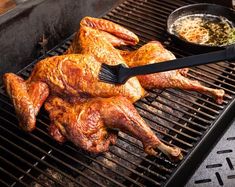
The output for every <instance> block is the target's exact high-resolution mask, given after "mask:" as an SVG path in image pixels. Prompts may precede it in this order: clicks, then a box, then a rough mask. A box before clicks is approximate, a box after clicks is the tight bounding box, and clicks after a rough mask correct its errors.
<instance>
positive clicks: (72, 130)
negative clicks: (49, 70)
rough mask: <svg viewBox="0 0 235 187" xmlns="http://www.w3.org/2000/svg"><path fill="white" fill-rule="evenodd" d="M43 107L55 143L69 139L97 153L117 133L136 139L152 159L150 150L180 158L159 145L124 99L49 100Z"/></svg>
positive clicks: (111, 140) (102, 150) (104, 149)
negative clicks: (47, 115) (47, 116)
mask: <svg viewBox="0 0 235 187" xmlns="http://www.w3.org/2000/svg"><path fill="white" fill-rule="evenodd" d="M45 108H46V110H47V111H48V112H49V114H50V119H51V126H50V134H51V135H52V136H53V137H54V138H55V139H56V140H57V141H59V142H64V141H66V140H69V141H71V142H73V143H74V144H75V145H76V146H78V147H81V148H83V149H84V150H87V151H90V152H93V153H100V152H104V151H107V150H108V148H109V145H110V144H115V141H116V138H117V130H120V131H122V132H125V133H127V134H129V135H131V136H133V137H135V138H137V139H139V140H140V141H141V142H142V143H143V147H144V150H145V152H146V153H147V154H149V155H155V156H156V155H157V153H156V152H155V150H154V149H159V150H161V151H162V152H164V153H165V154H166V155H167V156H168V157H169V158H170V159H173V160H179V159H182V155H181V152H180V149H179V148H172V147H169V146H167V145H165V144H164V143H162V142H161V141H160V140H159V139H158V138H157V137H156V135H155V134H154V133H153V132H152V130H151V129H150V128H149V126H148V125H147V124H146V123H145V121H144V120H143V119H142V118H141V117H140V115H139V114H138V112H137V111H136V109H135V108H134V106H133V105H132V103H131V102H130V101H129V100H128V99H126V98H125V97H121V96H119V97H111V98H93V99H88V100H85V101H81V100H76V101H70V102H68V101H65V99H61V98H58V97H52V98H50V99H49V100H48V101H47V102H46V104H45Z"/></svg>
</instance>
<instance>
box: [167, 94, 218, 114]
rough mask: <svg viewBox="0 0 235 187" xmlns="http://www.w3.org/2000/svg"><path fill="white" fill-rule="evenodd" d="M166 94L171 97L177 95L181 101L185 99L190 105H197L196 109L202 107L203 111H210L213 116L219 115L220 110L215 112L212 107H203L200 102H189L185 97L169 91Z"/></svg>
mask: <svg viewBox="0 0 235 187" xmlns="http://www.w3.org/2000/svg"><path fill="white" fill-rule="evenodd" d="M166 92H170V93H171V95H175V96H176V97H178V98H181V99H183V100H184V101H187V102H188V103H191V104H193V105H194V106H195V105H196V108H199V107H200V108H203V109H205V110H207V111H210V112H211V113H213V115H218V114H219V111H218V110H214V109H212V108H210V107H207V106H205V105H203V104H200V103H198V102H196V101H192V100H189V99H187V98H186V97H183V96H182V95H180V94H176V93H175V92H172V91H168V90H166Z"/></svg>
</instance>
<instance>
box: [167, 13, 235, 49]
mask: <svg viewBox="0 0 235 187" xmlns="http://www.w3.org/2000/svg"><path fill="white" fill-rule="evenodd" d="M171 32H172V33H174V34H176V35H177V36H179V37H181V38H183V39H185V40H187V41H189V42H192V43H197V44H203V45H209V46H225V45H229V44H233V43H235V28H234V26H233V24H232V23H231V22H230V21H229V20H227V19H226V18H224V17H219V16H214V15H209V14H194V15H189V16H184V17H181V18H179V19H178V20H176V21H175V22H174V24H173V25H172V26H171Z"/></svg>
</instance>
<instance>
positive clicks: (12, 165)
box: [0, 145, 46, 186]
mask: <svg viewBox="0 0 235 187" xmlns="http://www.w3.org/2000/svg"><path fill="white" fill-rule="evenodd" d="M0 148H2V146H1V145H0ZM0 160H2V161H4V162H5V163H7V164H8V165H9V166H11V167H13V168H14V169H15V170H16V171H17V170H18V171H20V172H21V173H22V174H24V175H27V176H28V177H30V178H31V179H32V180H34V181H36V182H37V183H38V184H40V185H42V186H46V185H45V184H43V183H41V182H40V181H39V180H38V179H36V178H35V177H34V176H32V175H30V174H28V172H25V171H24V170H22V169H21V168H19V167H17V166H15V165H14V164H12V163H11V162H9V161H8V160H6V159H5V158H3V157H2V156H0ZM19 180H20V179H19Z"/></svg>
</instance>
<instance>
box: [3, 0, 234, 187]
mask: <svg viewBox="0 0 235 187" xmlns="http://www.w3.org/2000/svg"><path fill="white" fill-rule="evenodd" d="M190 3H196V1H191V0H188V1H181V0H175V1H169V0H162V1H155V0H126V1H124V2H122V3H121V4H119V6H117V7H115V8H114V9H112V10H111V11H110V12H109V13H107V14H106V15H105V16H104V18H105V19H108V20H111V21H113V22H116V23H118V24H120V25H123V26H125V27H126V28H128V29H130V30H132V31H133V32H135V33H136V34H137V35H138V36H139V38H140V43H139V44H138V45H137V46H135V47H133V49H135V48H138V47H140V46H141V45H143V44H145V43H146V42H148V41H150V40H159V41H161V42H162V43H163V44H164V45H165V47H166V48H167V49H169V50H171V51H172V52H173V53H174V54H175V55H176V56H177V57H182V56H188V55H192V52H190V51H187V50H185V49H182V48H181V49H180V48H179V47H178V46H177V45H176V44H174V43H173V42H172V41H171V40H170V38H169V36H168V35H167V34H166V33H165V23H166V18H167V16H168V15H169V13H170V12H171V11H173V10H174V9H176V8H178V7H180V6H183V5H186V4H190ZM72 37H73V36H71V37H69V38H68V39H66V40H65V41H64V42H62V43H60V44H59V45H58V46H56V47H55V48H53V49H52V50H50V51H48V52H47V53H46V54H45V55H43V56H42V57H40V58H39V59H37V60H35V61H34V62H32V63H31V64H30V65H28V66H27V67H25V68H24V69H22V70H21V71H19V73H18V74H19V75H20V76H22V77H24V78H27V77H28V76H29V74H30V72H31V70H32V68H33V66H34V64H35V63H37V62H38V61H39V60H41V59H43V58H45V57H48V56H54V55H61V54H63V52H64V51H65V50H66V49H67V48H68V46H69V45H70V43H71V40H72ZM189 77H190V78H192V79H195V80H199V81H200V82H202V83H204V84H205V85H207V86H211V87H214V88H222V89H224V90H225V91H226V94H227V95H226V97H225V100H224V102H223V104H222V105H217V104H216V103H215V102H214V100H213V98H211V97H209V96H206V95H203V94H197V93H194V92H188V91H182V90H173V89H166V90H158V89H155V90H150V91H149V93H150V94H149V96H148V97H147V98H144V99H142V100H140V101H138V102H137V103H135V107H136V108H137V110H138V111H139V113H140V114H141V116H142V117H143V118H144V119H145V120H146V121H147V122H148V123H149V124H150V126H151V129H152V130H153V131H154V132H155V133H156V134H157V136H158V137H159V138H160V139H161V140H162V141H163V142H164V143H166V144H168V145H174V146H178V147H180V148H181V149H182V152H183V154H184V160H183V161H181V162H180V163H172V162H170V161H169V160H168V159H167V158H166V157H165V156H164V155H163V154H161V153H159V156H158V157H150V156H147V155H146V154H145V153H144V152H143V150H142V146H141V144H140V142H139V141H138V140H136V139H134V138H131V137H130V136H128V135H126V134H124V133H119V136H118V141H117V144H116V145H114V146H111V147H110V151H109V152H107V153H104V154H100V155H94V154H90V153H86V152H84V151H83V150H81V149H79V148H77V147H75V146H74V145H72V144H70V143H65V144H64V145H60V144H58V143H56V142H55V141H54V140H52V138H51V137H50V136H49V135H48V133H47V129H48V126H49V124H50V120H49V117H48V115H47V113H46V112H45V111H44V110H43V109H42V110H41V112H40V113H39V115H38V117H37V128H36V130H35V131H34V132H33V133H30V134H27V133H25V132H22V131H21V130H19V128H18V122H17V119H16V115H15V112H14V108H13V105H12V103H11V102H10V100H9V98H8V97H7V95H6V93H5V91H4V88H3V87H1V89H0V132H1V133H0V166H1V167H0V176H1V178H0V186H29V185H30V186H66V185H67V186H164V185H165V186H175V185H176V184H177V185H178V186H180V185H182V184H184V183H185V182H186V180H187V178H188V177H189V176H190V175H191V174H192V172H193V171H194V170H195V168H196V166H197V165H198V164H199V163H201V162H202V160H203V157H204V155H205V154H206V153H207V151H208V150H209V149H210V147H211V146H212V145H213V143H214V142H215V140H216V139H217V137H218V136H219V135H221V133H222V132H221V129H225V128H226V124H229V123H228V122H229V121H230V120H231V118H232V117H233V115H232V111H234V108H235V104H234V102H235V99H234V95H235V86H234V85H235V63H234V62H230V63H228V62H219V63H216V64H210V65H205V66H199V67H196V68H192V69H191V70H190V72H189Z"/></svg>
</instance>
